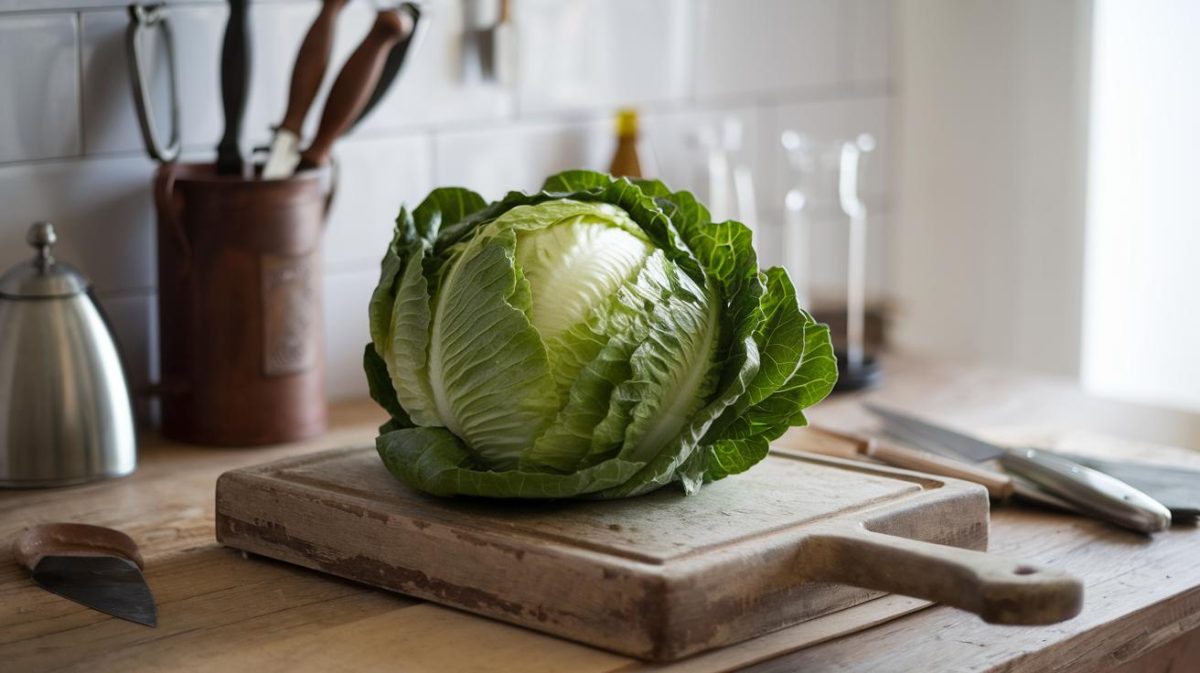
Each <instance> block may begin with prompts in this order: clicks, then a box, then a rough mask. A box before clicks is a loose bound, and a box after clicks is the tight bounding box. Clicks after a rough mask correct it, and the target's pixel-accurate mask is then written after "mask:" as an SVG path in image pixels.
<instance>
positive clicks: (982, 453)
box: [863, 403, 1171, 533]
mask: <svg viewBox="0 0 1200 673" xmlns="http://www.w3.org/2000/svg"><path fill="white" fill-rule="evenodd" d="M863 406H864V407H866V409H867V410H868V411H870V412H871V413H873V414H875V415H876V416H879V417H880V418H882V419H883V420H884V421H885V423H886V427H887V430H888V432H893V433H895V434H896V435H898V436H901V437H904V438H905V439H907V440H908V441H912V442H914V443H916V444H918V445H926V444H936V445H939V446H941V447H944V448H946V449H949V450H951V451H953V452H954V453H956V454H958V455H959V456H962V457H964V458H967V459H968V460H971V461H974V462H983V461H987V460H998V461H999V462H1000V464H1001V465H1002V466H1003V467H1004V469H1005V470H1007V471H1009V472H1011V473H1012V474H1014V475H1016V476H1018V477H1020V478H1023V479H1026V480H1028V481H1031V482H1033V483H1035V484H1037V485H1038V486H1039V487H1041V488H1042V489H1044V490H1045V491H1047V492H1049V493H1050V494H1051V495H1054V496H1057V497H1058V498H1061V499H1062V500H1065V501H1066V502H1068V503H1070V504H1071V505H1073V506H1074V507H1076V508H1078V509H1079V510H1080V511H1081V512H1083V513H1085V514H1088V515H1090V516H1093V517H1095V518H1098V519H1102V520H1104V521H1109V522H1111V523H1114V524H1117V525H1119V526H1123V527H1125V528H1129V529H1131V530H1136V531H1139V532H1143V533H1154V532H1157V531H1161V530H1165V529H1166V528H1167V527H1168V526H1170V525H1171V512H1170V511H1169V510H1167V508H1166V507H1163V506H1162V504H1160V503H1159V502H1158V501H1157V500H1154V499H1153V498H1151V497H1150V496H1148V495H1146V494H1145V493H1143V492H1141V491H1139V490H1137V489H1136V488H1134V487H1132V486H1130V485H1129V484H1126V483H1125V482H1123V481H1121V480H1119V479H1116V478H1114V477H1110V476H1109V475H1107V474H1104V473H1103V472H1097V471H1096V470H1093V469H1091V468H1088V467H1085V466H1083V465H1080V464H1079V463H1076V462H1074V461H1071V460H1067V459H1066V458H1061V457H1059V456H1056V455H1053V454H1051V453H1047V452H1044V451H1038V450H1037V449H1031V448H1022V449H1012V450H1010V449H1007V448H1005V447H1002V446H998V445H996V444H991V443H989V442H985V441H983V440H981V439H978V438H976V437H972V436H970V435H966V434H963V433H960V432H956V431H954V430H950V429H948V428H944V427H941V426H938V425H934V424H932V423H929V422H926V421H923V420H921V419H919V418H916V417H913V416H909V415H907V414H904V413H901V412H898V411H893V410H890V409H885V408H883V407H880V406H878V405H875V404H869V403H867V404H864V405H863Z"/></svg>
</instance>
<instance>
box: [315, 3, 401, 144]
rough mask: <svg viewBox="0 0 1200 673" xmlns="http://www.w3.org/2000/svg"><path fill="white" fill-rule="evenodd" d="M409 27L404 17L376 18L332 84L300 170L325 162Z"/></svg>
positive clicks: (381, 15) (386, 15) (394, 14)
mask: <svg viewBox="0 0 1200 673" xmlns="http://www.w3.org/2000/svg"><path fill="white" fill-rule="evenodd" d="M412 26H413V24H412V18H411V17H410V16H409V15H408V14H407V13H404V12H399V11H396V10H385V11H382V12H380V13H379V14H378V16H377V17H376V19H375V24H374V25H372V26H371V30H370V32H368V33H367V36H366V37H365V38H363V41H362V43H361V44H359V45H358V48H357V49H355V50H354V53H353V54H351V55H350V58H349V59H347V60H346V65H345V66H343V67H342V71H341V72H340V73H338V76H337V79H336V80H334V82H333V88H331V89H330V90H329V98H328V99H327V100H326V101H325V110H324V112H323V113H322V115H321V125H320V126H319V127H318V128H317V135H316V137H315V138H313V141H312V144H311V145H309V146H308V149H306V150H304V152H303V153H302V154H301V155H300V167H301V168H315V167H317V166H323V165H325V164H326V163H327V162H328V161H329V155H330V153H331V152H332V151H333V143H334V142H336V141H337V139H338V138H339V137H341V135H342V134H343V133H345V132H346V130H347V129H348V128H350V126H351V125H352V124H353V123H354V121H355V120H356V119H357V118H358V114H359V112H361V111H362V109H363V107H364V106H365V105H366V104H367V101H368V100H370V98H371V92H372V90H373V89H374V88H375V84H376V82H378V81H379V76H380V73H381V72H382V71H383V64H384V61H385V60H387V55H388V52H389V51H390V50H391V49H392V47H393V46H395V45H396V43H397V42H399V41H400V40H401V39H402V38H403V37H404V36H405V35H407V34H408V33H409V32H410V31H411V30H412Z"/></svg>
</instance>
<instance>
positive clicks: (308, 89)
mask: <svg viewBox="0 0 1200 673" xmlns="http://www.w3.org/2000/svg"><path fill="white" fill-rule="evenodd" d="M348 1H349V0H324V2H323V3H322V4H321V11H319V12H318V13H317V18H316V19H314V20H313V23H312V25H311V26H309V28H308V33H307V34H305V36H304V41H303V42H301V43H300V51H299V53H297V54H296V63H295V65H293V66H292V83H291V86H290V88H289V89H288V103H287V110H286V111H285V112H284V114H283V121H282V122H280V123H279V128H278V129H276V131H275V138H274V139H273V140H272V141H271V151H270V154H268V156H267V162H266V164H264V165H263V171H262V177H263V178H264V179H267V180H270V179H275V178H284V177H287V176H289V175H291V174H292V172H293V171H294V170H296V164H298V163H299V162H300V133H301V130H302V129H303V127H304V119H305V118H306V117H307V116H308V109H309V107H311V106H312V102H313V99H314V98H316V96H317V90H318V89H320V88H321V81H322V80H324V79H325V70H326V69H327V68H328V67H329V55H330V53H331V52H332V51H333V36H334V30H335V28H336V27H337V19H338V15H339V14H341V11H342V9H343V8H344V7H345V6H346V3H347V2H348Z"/></svg>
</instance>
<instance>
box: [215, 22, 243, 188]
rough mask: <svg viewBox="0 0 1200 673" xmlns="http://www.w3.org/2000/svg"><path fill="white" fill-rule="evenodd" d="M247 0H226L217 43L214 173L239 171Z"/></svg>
mask: <svg viewBox="0 0 1200 673" xmlns="http://www.w3.org/2000/svg"><path fill="white" fill-rule="evenodd" d="M249 13H250V0H229V21H228V22H227V23H226V24H225V39H224V42H223V43H222V46H221V104H222V106H223V108H224V113H225V132H224V134H223V135H222V136H221V142H220V144H218V145H217V173H218V174H220V175H242V174H243V170H244V168H245V163H244V162H243V161H242V149H241V139H242V118H243V117H244V116H245V114H246V89H247V87H248V86H249V83H250V17H249Z"/></svg>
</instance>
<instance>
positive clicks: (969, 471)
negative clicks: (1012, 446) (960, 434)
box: [864, 439, 1013, 500]
mask: <svg viewBox="0 0 1200 673" xmlns="http://www.w3.org/2000/svg"><path fill="white" fill-rule="evenodd" d="M864 453H865V454H866V455H867V456H868V457H871V458H874V459H875V460H878V461H880V462H883V463H887V464H888V465H891V466H893V467H902V468H904V469H906V470H916V471H918V472H928V473H929V474H937V475H940V476H943V477H953V478H955V479H962V480H964V481H971V482H974V483H976V484H981V485H983V487H984V488H986V489H987V490H988V495H989V496H991V497H992V498H993V499H995V500H1007V499H1009V498H1011V497H1012V494H1013V481H1012V477H1010V476H1008V475H1007V474H1001V473H999V472H993V471H992V470H989V469H986V468H983V467H979V466H978V465H972V464H971V463H968V462H965V461H961V460H955V459H953V458H946V457H945V456H939V455H937V454H936V453H930V452H928V451H917V450H914V449H910V448H908V447H905V446H899V445H897V444H891V443H889V442H881V441H879V440H878V439H872V440H871V441H870V442H869V443H868V444H867V449H866V451H865V452H864Z"/></svg>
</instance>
